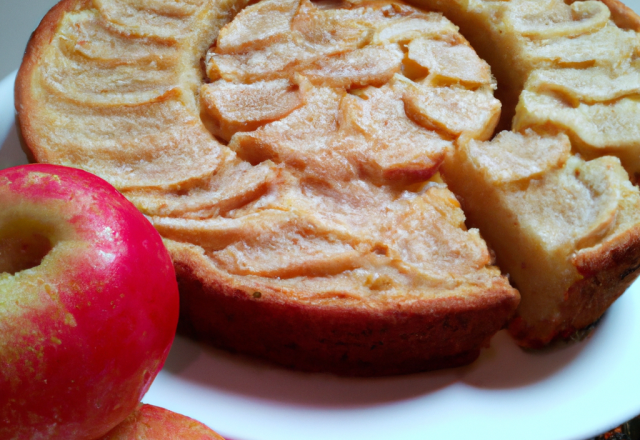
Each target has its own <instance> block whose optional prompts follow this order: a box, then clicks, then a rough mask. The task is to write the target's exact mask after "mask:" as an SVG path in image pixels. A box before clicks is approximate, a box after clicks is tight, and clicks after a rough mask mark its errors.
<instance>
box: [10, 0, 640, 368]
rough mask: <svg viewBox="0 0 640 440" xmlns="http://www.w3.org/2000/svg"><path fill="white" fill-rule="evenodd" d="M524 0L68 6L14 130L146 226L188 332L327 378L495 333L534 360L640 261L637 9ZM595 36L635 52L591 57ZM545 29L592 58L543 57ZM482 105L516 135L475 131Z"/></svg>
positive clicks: (41, 41) (426, 355)
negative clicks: (167, 258) (634, 112)
mask: <svg viewBox="0 0 640 440" xmlns="http://www.w3.org/2000/svg"><path fill="white" fill-rule="evenodd" d="M538 3H541V2H539V1H534V0H528V1H525V0H512V1H479V0H471V1H462V0H460V1H447V2H443V1H437V0H421V1H420V2H419V6H420V8H418V7H414V6H409V5H407V4H405V3H402V2H397V1H381V0H375V1H344V2H331V1H319V2H311V1H309V0H262V1H260V2H255V3H252V4H250V5H246V4H245V3H243V2H238V1H231V0H226V1H225V0H180V1H173V0H172V1H168V0H146V1H142V0H137V1H136V0H63V1H62V2H60V3H59V4H58V5H57V6H56V7H54V9H52V11H50V12H49V14H48V15H47V16H46V17H45V19H44V20H43V22H42V24H41V25H40V27H39V28H38V30H37V31H36V32H35V33H34V36H33V38H32V40H31V42H30V43H29V46H28V48H27V52H26V55H25V59H24V62H23V65H22V67H21V70H20V72H19V75H18V79H17V83H16V110H17V115H18V121H19V126H20V131H21V134H22V137H23V140H24V144H25V149H26V150H27V151H28V153H29V154H30V156H31V158H32V159H33V160H35V161H38V162H51V163H57V164H62V165H68V166H73V167H79V168H83V169H85V170H87V171H90V172H93V173H95V174H98V175H100V176H101V177H103V178H105V179H106V180H108V181H109V182H111V183H112V184H113V185H114V186H116V187H117V188H118V189H119V190H120V191H121V192H122V193H123V194H124V195H125V196H126V197H127V198H129V200H131V201H132V202H133V203H134V204H135V205H136V206H137V207H138V208H139V209H140V210H141V211H142V212H143V213H144V214H145V215H146V216H147V217H148V218H149V220H150V221H151V222H152V223H153V224H154V226H155V227H156V228H157V229H158V231H160V233H161V234H162V236H163V237H164V239H165V244H166V246H167V247H168V249H169V250H170V252H171V255H172V257H173V261H174V265H175V267H176V271H177V274H178V279H179V284H180V289H181V304H180V306H181V325H182V328H183V330H184V331H186V332H188V333H190V334H191V335H193V336H194V337H196V338H198V339H201V340H205V341H208V342H210V343H213V344H214V345H217V346H220V347H224V348H227V349H230V350H233V351H238V352H241V353H247V354H251V355H255V356H259V357H262V358H265V359H268V360H271V361H274V362H277V363H280V364H282V365H286V366H290V367H294V368H298V369H303V370H309V371H329V372H334V373H338V374H347V375H387V374H399V373H409V372H415V371H422V370H427V369H433V368H442V367H450V366H456V365H462V364H465V363H468V362H471V361H472V360H474V359H475V358H476V357H477V356H478V353H479V350H480V349H481V348H482V347H484V346H486V345H487V344H488V342H489V340H490V338H491V336H492V335H493V334H494V333H495V332H496V331H498V330H499V329H501V328H502V327H504V326H505V325H507V324H508V323H510V324H509V325H510V328H511V330H512V333H513V334H514V335H515V336H516V337H517V338H518V340H519V341H520V343H522V344H523V345H530V346H535V345H536V343H528V342H527V341H531V340H536V341H542V340H544V343H546V342H548V341H549V340H551V339H553V338H555V337H558V336H566V335H567V334H570V333H571V331H574V330H575V329H576V328H580V327H583V326H584V325H588V324H590V323H591V322H593V320H595V319H597V318H598V317H599V316H600V315H601V314H602V313H603V312H604V310H605V309H606V307H607V306H608V305H609V304H610V303H611V302H612V301H613V300H614V299H615V298H616V297H617V296H618V295H619V294H620V293H621V292H622V291H623V290H624V288H625V287H626V286H627V285H628V284H629V283H630V281H631V280H633V279H634V278H635V276H636V275H637V271H638V268H637V267H636V265H637V264H638V259H639V258H638V257H639V255H640V243H638V239H637V228H638V225H640V219H639V218H638V216H637V215H636V212H638V211H637V204H638V200H639V196H638V190H637V188H636V187H634V186H633V185H632V184H631V183H630V181H629V179H628V177H627V174H626V173H627V171H628V172H630V173H631V174H633V173H634V172H635V169H634V166H635V165H634V160H633V157H634V156H633V155H634V148H637V142H636V144H634V142H635V138H634V136H635V133H636V132H637V131H638V126H637V123H636V125H635V126H630V123H629V122H628V121H630V120H631V118H632V116H628V115H626V116H619V115H618V113H616V112H617V111H618V110H615V108H614V107H615V105H617V102H618V101H619V100H626V101H625V103H624V104H623V107H624V108H625V109H626V108H631V107H633V105H634V102H635V101H634V96H633V93H637V90H636V91H634V90H635V89H633V81H634V78H635V77H634V72H636V71H637V68H638V63H636V61H635V60H636V58H637V55H638V49H637V43H638V38H637V34H636V33H635V31H634V30H633V29H631V27H632V26H633V23H635V22H634V19H635V18H634V16H632V15H630V14H628V11H626V10H624V9H623V8H622V7H621V6H620V5H618V4H615V5H617V6H620V7H619V8H618V9H615V8H613V7H612V9H615V10H616V11H617V12H615V13H610V12H609V8H608V7H606V6H603V5H602V4H601V3H599V2H593V1H590V2H575V3H573V4H570V5H569V4H566V3H564V2H562V1H560V0H553V1H552V0H549V1H545V2H544V3H545V5H546V8H540V7H538V6H536V5H537V4H538ZM610 5H614V4H613V3H612V2H610ZM615 5H614V6H615ZM433 11H440V12H444V15H442V13H440V12H433ZM536 11H537V12H536ZM558 11H559V12H558ZM567 11H568V12H567ZM547 13H548V14H550V15H549V16H547V15H544V14H547ZM509 14H511V15H509ZM536 14H538V15H536ZM563 14H564V15H563ZM511 16H513V17H514V18H512V19H511V20H512V21H513V20H515V21H514V23H516V22H517V23H516V24H514V25H511V24H510V25H509V26H511V27H507V28H505V29H507V30H508V32H507V30H505V29H502V28H501V26H503V24H504V23H511V22H509V21H508V20H505V19H503V17H511ZM603 17H605V18H603ZM616 17H622V18H616ZM518 20H519V21H518ZM601 22H604V24H602V23H601ZM454 23H455V24H454ZM457 26H460V27H461V29H462V31H463V32H466V31H467V30H469V29H470V31H469V35H467V34H466V33H465V36H468V38H469V39H470V41H471V42H472V43H473V45H474V47H472V46H471V45H470V44H469V42H468V41H467V39H465V37H463V36H462V35H461V34H460V33H459V32H458V27H457ZM505 26H506V25H505ZM604 30H606V32H605V33H604V34H602V35H603V36H602V38H617V39H618V40H620V41H623V40H624V41H627V44H628V45H629V47H632V48H631V49H628V51H627V52H624V53H622V52H621V51H620V50H619V51H618V52H620V53H619V57H620V58H619V59H614V58H615V57H614V56H613V55H609V54H608V53H607V55H606V56H605V55H603V54H604V52H606V47H611V46H607V44H609V43H607V42H603V43H594V41H596V40H597V39H598V38H601V37H600V36H599V35H600V34H599V33H600V32H604ZM509 32H510V34H509V35H503V34H505V33H509ZM583 35H585V37H583ZM587 37H589V38H591V39H589V38H587ZM563 38H564V39H565V40H571V42H569V43H567V44H570V43H571V44H574V43H575V44H577V46H576V47H583V46H580V45H581V44H587V45H591V46H593V45H594V44H596V45H597V44H600V45H601V46H603V47H604V48H603V49H601V50H600V52H598V51H597V50H596V51H594V50H591V49H589V50H587V49H584V48H583V49H582V52H583V53H584V54H585V55H584V57H585V58H588V55H587V54H594V53H595V54H594V55H592V59H594V60H595V61H593V62H592V63H589V62H586V63H583V64H580V63H577V64H576V63H572V62H567V63H565V64H567V65H565V64H563V63H562V62H560V61H558V62H557V63H556V58H553V57H554V56H558V55H557V54H560V55H565V54H567V48H566V47H564V46H562V44H564V43H563V41H564V40H562V39H563ZM581 38H583V39H584V41H582V40H581ZM634 38H635V40H634ZM525 40H526V41H525ZM574 40H575V41H574ZM618 40H616V41H618ZM597 41H600V40H597ZM603 41H604V40H603ZM634 41H635V43H634ZM554 44H555V45H556V46H554ZM611 44H619V43H616V42H614V43H611ZM634 44H635V46H634ZM475 45H477V47H476V46H475ZM474 49H479V50H480V53H481V54H482V56H483V58H486V59H487V60H488V61H489V64H488V63H487V62H485V61H484V60H483V59H482V58H480V57H479V56H478V55H477V54H476V50H474ZM536 50H538V51H539V52H540V53H546V54H547V55H539V58H540V59H543V61H535V62H534V61H531V62H528V64H526V63H523V62H521V60H522V59H526V60H528V59H534V58H535V56H534V55H531V54H532V53H534V52H535V51H536ZM545 50H546V51H547V52H545ZM571 50H574V52H575V53H578V52H579V50H578V49H575V48H573V49H571ZM492 51H494V52H495V53H493V56H491V55H492V54H491V52H492ZM626 53H629V54H631V56H630V58H629V59H626V58H623V57H624V56H625V54H626ZM545 56H546V57H547V58H545ZM567 56H568V55H567ZM576 56H577V55H576ZM607 57H608V58H607ZM634 57H635V58H634ZM536 60H537V58H536ZM616 60H617V61H616ZM621 60H622V61H621ZM490 64H491V68H490V67H489V66H490ZM556 64H557V66H556ZM562 69H563V70H562ZM570 69H572V70H571V71H569V70H570ZM492 70H493V73H492ZM565 70H567V72H568V73H567V72H565ZM578 70H585V71H586V72H587V73H586V74H587V75H588V78H589V79H587V80H581V79H580V78H579V77H577V76H576V75H577V71H578ZM573 71H575V72H573ZM592 71H593V72H592ZM572 72H573V73H572ZM594 72H595V73H594ZM494 73H495V75H496V78H497V79H498V81H497V82H496V79H495V78H494V76H493V74H494ZM592 73H593V75H595V76H592ZM536 75H537V76H536ZM545 75H546V76H545ZM563 75H564V76H563ZM572 75H574V76H572ZM598 75H600V76H598ZM615 75H618V76H615ZM625 75H626V76H625ZM604 76H607V77H608V78H609V81H608V82H606V81H605V83H606V84H607V85H608V86H609V87H610V88H611V90H610V91H604V90H600V89H597V88H596V87H594V84H597V83H599V82H603V81H604V80H603V79H602V78H604ZM619 77H621V78H622V77H623V78H624V81H619V80H618V79H617V78H619ZM536 78H537V79H536ZM549 78H552V79H549ZM553 78H555V80H554V79H553ZM558 78H560V79H558ZM553 81H556V82H555V83H554V82H553ZM556 83H558V84H560V85H557V86H548V84H556ZM576 90H577V91H576ZM529 91H530V92H531V93H532V94H533V95H532V96H533V97H532V98H531V97H527V96H525V92H529ZM494 92H496V93H497V96H498V97H500V98H501V99H502V103H501V102H500V100H498V99H496V98H495V97H494ZM521 95H522V96H521ZM566 96H573V101H571V100H567V98H566ZM612 96H613V97H614V98H612ZM551 98H553V99H556V98H557V99H556V101H557V102H556V103H555V104H553V105H556V106H557V108H556V107H549V108H553V109H554V110H553V111H548V110H546V108H547V107H544V108H543V106H544V105H551V104H545V103H546V101H544V100H545V99H551ZM527 99H528V100H527ZM518 100H520V103H519V104H518V105H516V103H517V102H518ZM554 102H555V101H554ZM541 103H542V104H541ZM594 105H595V106H596V107H593V106H594ZM563 106H564V107H563ZM580 106H585V108H586V109H585V110H584V111H582V110H579V109H580V108H581V107H580ZM598 106H599V107H598ZM605 106H609V107H611V108H613V110H611V108H609V107H607V110H606V111H604V110H602V108H604V107H605ZM502 107H504V109H505V110H506V111H505V113H506V114H507V116H508V117H509V114H510V113H511V115H513V114H515V112H516V111H517V112H518V113H517V114H518V117H516V123H515V125H514V129H515V131H514V132H506V133H502V134H500V135H499V136H498V137H496V139H494V140H493V141H490V139H491V138H492V136H493V134H494V130H495V128H496V125H497V124H498V123H499V121H500V120H501V117H500V114H501V108H502ZM516 107H517V109H516ZM565 107H566V108H565ZM591 107H593V108H591ZM601 107H602V108H601ZM575 109H578V110H576V111H574V110H575ZM565 110H566V111H565ZM609 110H611V111H609ZM620 111H622V110H620ZM563 112H565V113H566V114H565V113H563ZM580 112H582V113H580ZM580 117H584V118H586V119H585V121H587V122H585V124H587V125H589V124H592V125H593V127H590V128H589V129H585V130H586V131H585V130H583V129H582V125H581V124H582V123H581V122H576V121H582V120H581V119H580ZM625 117H626V118H627V119H624V118H625ZM545 118H546V119H545ZM589 118H591V119H589ZM505 120H508V119H505V118H504V117H503V118H502V121H505ZM625 121H627V122H625ZM598 123H601V124H602V125H598ZM625 124H626V125H625ZM631 125H632V124H631ZM614 126H615V127H619V130H614V129H613V127H614ZM603 127H605V128H603ZM581 130H582V131H581ZM594 133H597V134H598V136H599V137H598V136H595V135H594ZM593 136H595V138H592V137H593ZM624 136H627V137H626V138H625V139H626V141H625V142H618V141H617V140H618V139H620V138H621V137H624ZM583 138H584V139H583ZM607 155H615V156H616V157H611V156H607ZM636 155H637V154H636ZM601 156H604V157H602V158H600V157H601ZM617 158H619V159H620V160H621V161H622V166H624V169H623V168H621V165H620V160H618V159H617ZM584 159H587V160H588V162H585V161H584ZM494 162H495V163H494ZM478 164H480V165H478ZM625 169H626V170H627V171H625ZM572 173H573V174H572ZM580 173H583V174H584V175H583V176H582V177H580ZM599 173H600V174H599ZM572 176H573V177H572ZM563 179H564V180H563ZM571 179H573V180H571ZM445 182H446V184H445ZM557 182H562V183H563V184H564V183H566V187H565V186H560V187H557V188H556V186H555V185H556V183H557ZM447 185H448V186H447ZM578 187H579V188H578ZM450 188H451V189H452V190H453V192H452V191H451V190H450ZM512 190H513V191H512ZM510 191H511V192H510ZM517 191H521V192H520V193H517ZM563 191H565V192H566V193H568V194H574V193H575V194H576V197H578V196H579V197H583V198H582V199H579V200H578V202H576V203H571V202H570V201H569V200H568V199H567V198H566V197H565V198H563V197H564V193H563ZM459 200H461V202H462V207H463V208H464V209H465V210H468V212H466V211H464V212H463V209H461V205H460V202H459ZM525 201H529V202H530V203H534V201H535V203H534V204H533V205H528V204H527V203H526V202H525ZM516 202H517V203H516ZM554 204H558V205H559V206H555V205H554ZM535 208H537V209H535ZM554 209H555V210H554ZM572 209H575V210H573V211H572ZM465 214H466V216H468V217H469V219H468V220H469V224H471V225H473V226H474V228H475V227H479V228H481V229H480V231H478V229H474V228H471V229H467V226H466V224H465V221H466V220H467V219H466V216H465ZM563 215H565V216H564V217H562V216H563ZM514 216H522V217H523V220H522V221H521V222H520V223H517V224H513V225H512V224H511V223H513V222H511V223H509V222H510V220H508V219H512V218H514ZM583 217H584V218H583ZM485 220H486V221H485ZM563 221H564V223H562V222H563ZM547 222H550V224H547ZM487 224H488V226H487ZM531 228H539V229H536V230H533V229H531ZM485 229H486V231H485ZM545 231H548V232H549V233H550V234H554V233H556V232H557V231H559V232H561V234H560V235H562V234H564V235H563V236H562V237H555V238H553V239H550V240H547V238H548V237H547V236H546V235H545ZM480 234H482V235H483V236H486V237H487V238H488V240H489V243H490V244H491V247H492V248H493V249H494V250H495V251H496V253H497V261H498V262H499V264H500V267H501V268H502V271H503V273H501V271H500V269H499V268H498V267H496V266H495V265H494V261H493V260H494V257H493V252H491V251H490V250H489V249H488V248H487V246H486V244H485V242H484V241H483V239H482V238H481V236H480ZM545 240H546V241H545ZM563 240H564V241H563ZM494 241H495V243H494ZM541 243H542V245H541ZM501 244H505V245H504V246H502V247H501ZM513 249H516V250H519V251H520V252H521V253H522V254H524V255H521V256H520V255H518V256H517V257H518V258H519V259H517V261H518V264H520V266H522V262H523V261H525V262H531V264H532V268H533V269H532V271H531V272H526V274H525V276H524V277H520V278H517V274H516V273H517V272H518V269H517V267H516V266H517V265H514V264H512V261H511V260H512V259H513V258H514V257H513V252H512V251H513ZM539 259H543V260H544V261H543V262H539V261H538V260H539ZM514 261H515V260H514ZM554 262H559V264H557V265H556V264H553V263H554ZM547 263H549V264H547ZM525 264H528V263H525ZM545 264H547V265H546V266H545ZM542 269H548V270H549V272H548V274H549V278H548V279H547V278H546V273H545V276H544V277H543V278H545V279H547V281H543V280H538V279H537V278H536V276H537V275H531V274H533V273H534V272H535V271H538V272H535V273H536V274H540V273H542V272H541V270H542ZM572 271H573V272H572ZM520 272H523V273H525V271H520ZM509 280H511V281H512V282H513V283H514V285H515V286H516V287H517V288H518V289H520V291H521V292H523V296H524V295H527V296H528V297H529V299H526V300H523V302H522V306H521V307H519V308H518V311H517V312H515V313H517V315H516V318H515V319H511V318H512V317H513V316H514V311H515V309H516V307H517V306H518V303H519V301H520V294H519V292H518V291H517V290H516V289H514V288H513V287H512V286H511V285H510V284H509ZM538 281H539V282H538ZM536 282H537V284H536ZM528 283H532V284H530V285H529V284H528ZM525 286H527V287H525ZM540 289H550V290H544V291H543V292H542V293H540V292H539V290H540ZM572 289H573V290H572ZM569 291H571V292H573V291H575V293H572V294H571V295H569V293H568V292H569ZM525 292H526V293H525ZM538 296H540V298H542V299H536V297H538ZM574 297H575V298H574ZM587 297H588V299H587ZM554 308H555V309H554ZM587 308H588V309H589V310H586V309H587ZM552 309H553V310H552ZM550 310H551V311H550ZM557 310H560V312H558V313H556V311H557ZM554 313H555V315H554V318H556V317H557V319H556V320H555V321H553V320H552V321H553V322H552V323H551V324H548V322H547V321H548V318H549V314H554ZM556 315H557V316H556ZM549 326H551V327H552V328H551V330H549ZM540 329H543V330H544V332H546V333H545V336H544V337H539V333H540V332H541V331H543V330H540ZM536 332H538V333H536ZM547 334H551V335H552V336H551V337H550V338H548V337H547V336H546V335H547Z"/></svg>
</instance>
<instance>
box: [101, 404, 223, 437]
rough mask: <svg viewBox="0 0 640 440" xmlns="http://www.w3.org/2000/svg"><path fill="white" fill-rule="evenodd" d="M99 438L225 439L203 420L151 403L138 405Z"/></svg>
mask: <svg viewBox="0 0 640 440" xmlns="http://www.w3.org/2000/svg"><path fill="white" fill-rule="evenodd" d="M100 440H224V438H222V437H220V436H219V435H218V434H216V433H215V432H214V431H212V430H211V429H209V428H207V427H206V426H205V425H203V424H202V423H200V422H198V421H196V420H193V419H191V418H189V417H187V416H183V415H182V414H177V413H174V412H172V411H169V410H167V409H164V408H160V407H157V406H153V405H142V404H141V405H140V406H139V407H138V409H136V410H135V411H134V412H133V413H131V414H130V415H129V417H127V418H126V419H125V420H124V421H123V422H122V423H121V424H119V425H118V426H116V427H115V428H114V429H113V430H112V431H110V432H109V433H108V434H107V435H105V436H104V437H102V438H101V439H100Z"/></svg>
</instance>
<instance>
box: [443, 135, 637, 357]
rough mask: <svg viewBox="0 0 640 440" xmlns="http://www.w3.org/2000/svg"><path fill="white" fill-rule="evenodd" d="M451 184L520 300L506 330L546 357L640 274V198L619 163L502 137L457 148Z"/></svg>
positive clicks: (565, 142)
mask: <svg viewBox="0 0 640 440" xmlns="http://www.w3.org/2000/svg"><path fill="white" fill-rule="evenodd" d="M444 176H445V178H446V181H447V183H448V184H449V186H450V187H451V189H452V190H453V191H454V192H455V193H456V194H458V195H459V196H460V198H461V200H462V201H463V208H464V211H465V213H466V215H467V218H468V221H469V224H470V225H473V226H474V227H478V228H479V229H480V231H481V232H482V236H483V237H484V238H485V239H486V240H487V241H488V243H489V245H490V246H491V248H492V249H494V251H495V252H496V256H497V262H498V265H499V266H500V268H501V269H502V270H503V271H504V272H506V273H508V274H509V280H510V282H511V283H512V285H514V286H515V287H517V288H518V290H519V291H520V294H521V295H522V301H521V304H520V306H519V307H518V310H517V312H516V316H515V318H514V319H513V321H512V322H511V323H510V325H509V330H510V332H511V334H512V335H513V336H514V337H515V338H516V339H517V341H518V343H519V344H521V345H522V346H525V347H531V348H539V347H542V346H544V345H546V344H547V343H549V342H551V341H552V340H554V339H557V338H565V337H568V336H571V335H572V334H574V333H575V331H576V330H578V329H582V328H584V327H587V326H588V325H590V324H591V323H593V322H595V321H596V320H597V319H598V318H599V317H600V316H601V315H602V314H603V313H604V312H605V310H606V309H607V307H609V305H610V304H611V303H612V302H613V301H614V300H615V299H616V298H617V297H618V296H619V295H621V294H622V293H623V292H624V291H625V289H626V288H627V287H628V286H629V285H630V284H631V282H632V281H633V280H634V279H635V277H636V276H637V275H638V271H639V270H640V265H639V263H640V193H639V191H638V188H637V187H636V186H633V185H631V183H630V182H629V179H628V176H627V173H626V172H625V170H624V168H622V166H621V165H620V161H619V160H618V159H617V158H615V157H611V156H605V157H601V158H598V159H594V160H590V161H585V160H583V159H582V158H580V157H579V156H576V155H572V154H571V145H570V142H569V138H568V137H567V136H566V135H564V134H558V135H556V136H549V135H543V136H541V135H539V134H537V133H535V132H533V131H531V130H527V131H525V132H524V133H522V134H520V133H511V132H502V133H500V134H499V135H498V136H496V137H495V139H494V140H492V141H490V142H478V141H475V140H472V139H463V140H461V141H460V143H459V145H458V148H457V149H456V150H455V153H454V154H452V155H451V157H449V158H448V159H447V161H446V162H445V166H444Z"/></svg>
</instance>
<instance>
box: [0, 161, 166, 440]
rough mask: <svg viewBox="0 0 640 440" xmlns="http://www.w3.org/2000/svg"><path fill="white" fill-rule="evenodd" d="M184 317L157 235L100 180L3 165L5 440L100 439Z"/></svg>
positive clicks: (61, 170) (0, 290)
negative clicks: (180, 317) (179, 307)
mask: <svg viewBox="0 0 640 440" xmlns="http://www.w3.org/2000/svg"><path fill="white" fill-rule="evenodd" d="M177 321H178V288H177V283H176V278H175V274H174V270H173V266H172V264H171V260H170V258H169V255H168V253H167V251H166V249H165V247H164V245H163V243H162V240H161V238H160V236H159V234H158V233H157V232H156V231H155V229H154V228H153V227H152V226H151V224H150V223H149V222H148V221H147V220H146V219H145V218H144V216H143V215H142V214H140V213H139V212H138V210H137V209H136V208H135V207H134V206H133V205H132V204H131V203H130V202H128V201H127V200H126V199H125V198H124V197H123V196H122V195H120V194H119V193H118V192H117V191H116V190H115V189H114V188H113V187H112V186H111V185H109V184H108V183H106V182H105V181H103V180H102V179H100V178H98V177H96V176H93V175H91V174H89V173H86V172H84V171H80V170H77V169H72V168H65V167H60V166H52V165H25V166H20V167H15V168H9V169H6V170H2V171H0V438H1V439H65V440H73V439H96V438H98V437H100V436H102V435H104V434H106V433H107V432H108V431H110V430H111V429H112V428H113V427H115V426H116V425H117V424H118V423H119V422H121V421H122V420H124V419H125V418H126V417H127V416H128V415H129V414H130V413H131V412H132V411H133V410H134V409H135V408H136V406H137V404H138V402H139V401H140V399H141V398H142V396H143V395H144V394H145V392H146V391H147V389H148V388H149V386H150V384H151V382H152V381H153V379H154V378H155V376H156V374H157V373H158V371H159V370H160V368H161V367H162V365H163V363H164V361H165V358H166V356H167V354H168V351H169V348H170V346H171V343H172V341H173V338H174V334H175V329H176V325H177Z"/></svg>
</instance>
